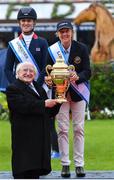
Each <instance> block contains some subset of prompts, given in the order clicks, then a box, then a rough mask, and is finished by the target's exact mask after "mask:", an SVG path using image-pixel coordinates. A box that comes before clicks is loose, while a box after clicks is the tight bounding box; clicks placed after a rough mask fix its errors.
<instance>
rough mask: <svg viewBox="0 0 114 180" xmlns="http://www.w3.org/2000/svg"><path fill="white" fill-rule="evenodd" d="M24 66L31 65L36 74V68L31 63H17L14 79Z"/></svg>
mask: <svg viewBox="0 0 114 180" xmlns="http://www.w3.org/2000/svg"><path fill="white" fill-rule="evenodd" d="M24 65H32V67H33V68H34V72H35V74H37V73H38V71H37V68H36V66H35V65H34V64H33V63H31V62H28V61H25V62H21V63H19V64H18V65H17V67H16V79H18V72H19V71H20V69H21V68H22V67H23V66H24Z"/></svg>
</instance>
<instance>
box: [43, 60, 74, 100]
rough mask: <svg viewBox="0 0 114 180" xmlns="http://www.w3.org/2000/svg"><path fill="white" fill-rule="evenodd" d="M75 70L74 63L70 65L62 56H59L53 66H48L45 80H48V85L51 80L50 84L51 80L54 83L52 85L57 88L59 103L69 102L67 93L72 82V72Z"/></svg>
mask: <svg viewBox="0 0 114 180" xmlns="http://www.w3.org/2000/svg"><path fill="white" fill-rule="evenodd" d="M74 70H75V67H74V66H73V65H69V66H68V65H67V64H65V63H64V60H63V59H62V58H57V59H56V63H55V64H54V65H53V66H51V65H47V66H46V72H47V75H48V76H47V80H46V79H45V81H47V83H48V85H49V80H50V84H51V82H52V83H53V84H52V86H53V87H54V88H55V93H56V94H55V95H56V100H57V101H58V102H59V103H63V102H67V99H66V97H65V95H66V92H67V90H68V87H69V84H70V74H71V72H72V71H74ZM51 80H52V81H51Z"/></svg>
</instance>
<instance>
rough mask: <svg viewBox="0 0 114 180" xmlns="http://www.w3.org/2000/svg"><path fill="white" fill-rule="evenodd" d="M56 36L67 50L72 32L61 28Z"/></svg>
mask: <svg viewBox="0 0 114 180" xmlns="http://www.w3.org/2000/svg"><path fill="white" fill-rule="evenodd" d="M57 34H58V37H59V39H60V41H61V43H62V45H63V46H64V48H65V49H67V48H69V46H70V45H71V41H72V37H73V30H72V29H69V28H63V29H61V30H59V31H58V32H57Z"/></svg>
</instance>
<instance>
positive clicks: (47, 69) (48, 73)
mask: <svg viewBox="0 0 114 180" xmlns="http://www.w3.org/2000/svg"><path fill="white" fill-rule="evenodd" d="M52 69H53V68H52V66H51V65H47V66H46V73H47V75H48V76H50V72H49V71H51V70H52Z"/></svg>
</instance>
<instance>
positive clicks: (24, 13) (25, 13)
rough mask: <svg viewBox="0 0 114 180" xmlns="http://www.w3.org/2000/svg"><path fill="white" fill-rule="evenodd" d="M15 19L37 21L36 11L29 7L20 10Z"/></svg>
mask: <svg viewBox="0 0 114 180" xmlns="http://www.w3.org/2000/svg"><path fill="white" fill-rule="evenodd" d="M17 19H18V20H20V19H33V20H36V19H37V14H36V11H35V10H34V9H33V8H31V7H24V8H21V9H20V10H19V12H18V14H17Z"/></svg>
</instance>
